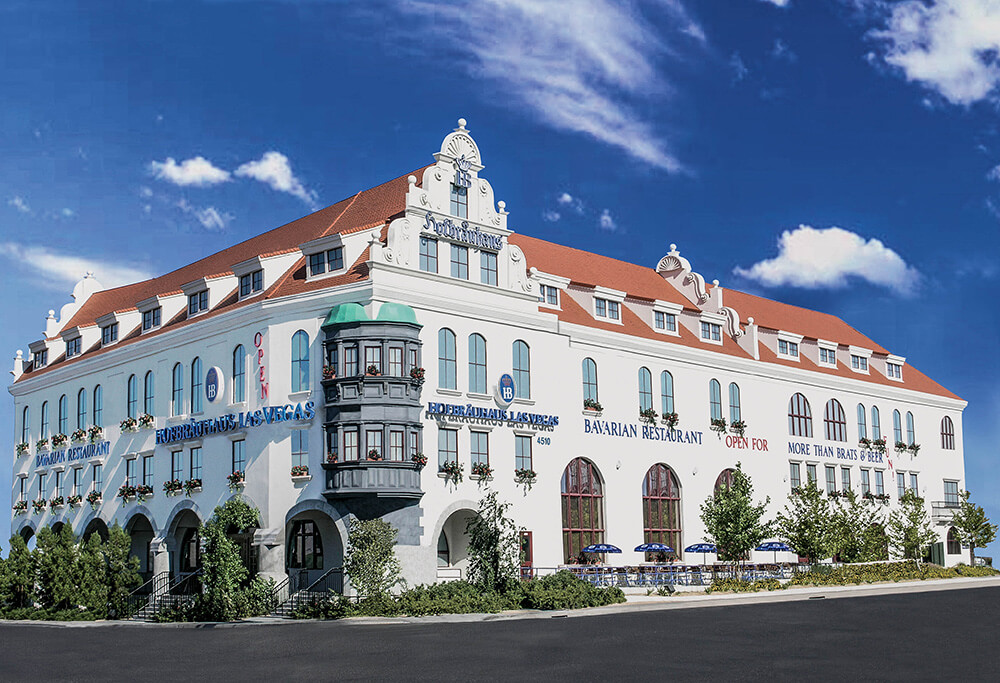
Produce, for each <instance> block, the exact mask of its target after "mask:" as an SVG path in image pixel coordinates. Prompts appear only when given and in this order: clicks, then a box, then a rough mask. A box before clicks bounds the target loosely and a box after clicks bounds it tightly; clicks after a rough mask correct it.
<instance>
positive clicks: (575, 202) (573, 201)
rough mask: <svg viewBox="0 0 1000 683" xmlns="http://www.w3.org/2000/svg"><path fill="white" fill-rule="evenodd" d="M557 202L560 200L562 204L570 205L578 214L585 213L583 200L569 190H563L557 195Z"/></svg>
mask: <svg viewBox="0 0 1000 683" xmlns="http://www.w3.org/2000/svg"><path fill="white" fill-rule="evenodd" d="M556 202H558V203H559V205H560V206H565V207H568V208H570V209H573V211H575V212H577V213H578V214H580V215H583V200H582V199H580V198H579V197H574V196H573V195H571V194H570V193H569V192H563V193H562V194H560V195H559V196H558V197H556Z"/></svg>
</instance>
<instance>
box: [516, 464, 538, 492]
mask: <svg viewBox="0 0 1000 683" xmlns="http://www.w3.org/2000/svg"><path fill="white" fill-rule="evenodd" d="M537 478H538V475H537V474H535V470H533V469H530V468H528V467H521V468H519V469H516V470H514V483H515V484H521V485H522V486H526V487H527V488H528V490H530V489H531V485H532V484H534V483H535V480H536V479H537Z"/></svg>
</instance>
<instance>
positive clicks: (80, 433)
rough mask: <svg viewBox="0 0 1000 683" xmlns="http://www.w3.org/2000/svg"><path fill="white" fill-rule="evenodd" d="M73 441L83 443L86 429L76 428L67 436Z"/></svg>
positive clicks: (85, 438) (85, 437)
mask: <svg viewBox="0 0 1000 683" xmlns="http://www.w3.org/2000/svg"><path fill="white" fill-rule="evenodd" d="M69 438H70V439H71V440H72V441H73V443H83V442H84V441H86V440H87V430H86V429H77V430H75V431H74V432H73V433H72V434H71V435H70V437H69Z"/></svg>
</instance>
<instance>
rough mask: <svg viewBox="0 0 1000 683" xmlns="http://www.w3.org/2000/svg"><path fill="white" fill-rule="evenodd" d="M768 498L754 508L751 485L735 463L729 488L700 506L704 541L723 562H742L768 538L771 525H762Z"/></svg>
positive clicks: (765, 522) (768, 523) (769, 500)
mask: <svg viewBox="0 0 1000 683" xmlns="http://www.w3.org/2000/svg"><path fill="white" fill-rule="evenodd" d="M770 502H771V499H770V498H766V499H765V500H764V502H763V503H759V504H754V501H753V482H752V481H751V480H750V477H748V476H747V475H746V473H745V472H744V471H743V467H742V465H741V464H740V463H736V470H735V471H734V472H733V483H732V486H728V485H725V484H724V485H723V486H722V487H721V488H720V489H719V491H718V492H717V493H716V494H715V495H714V496H709V497H708V498H706V499H705V502H704V503H702V504H701V521H702V522H703V523H704V525H705V537H706V540H707V541H709V542H711V543H714V544H715V546H716V548H718V551H719V557H720V558H722V559H723V560H730V561H736V560H743V559H744V558H746V557H747V556H748V555H749V553H750V551H751V550H753V549H754V548H755V547H756V546H758V545H759V544H760V542H761V541H763V540H764V539H765V538H767V537H768V536H770V535H771V529H772V527H773V522H768V521H764V512H765V510H766V509H767V505H768V503H770Z"/></svg>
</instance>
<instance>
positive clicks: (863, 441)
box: [858, 436, 872, 451]
mask: <svg viewBox="0 0 1000 683" xmlns="http://www.w3.org/2000/svg"><path fill="white" fill-rule="evenodd" d="M858 448H863V449H865V450H866V451H870V450H871V449H872V440H871V439H869V438H866V437H864V436H862V437H861V438H860V439H858Z"/></svg>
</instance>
